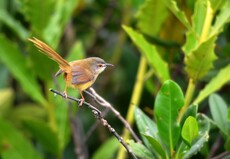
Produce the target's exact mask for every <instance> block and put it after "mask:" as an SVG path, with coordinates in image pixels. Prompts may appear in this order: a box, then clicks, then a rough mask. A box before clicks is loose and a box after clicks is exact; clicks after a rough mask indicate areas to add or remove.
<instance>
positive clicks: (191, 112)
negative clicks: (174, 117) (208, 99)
mask: <svg viewBox="0 0 230 159" xmlns="http://www.w3.org/2000/svg"><path fill="white" fill-rule="evenodd" d="M197 109H198V105H196V104H192V105H190V106H189V107H188V109H187V110H186V112H185V113H184V115H183V116H182V118H181V120H180V125H181V126H183V125H184V122H185V120H186V119H187V118H188V117H189V116H192V117H194V118H196V115H197Z"/></svg>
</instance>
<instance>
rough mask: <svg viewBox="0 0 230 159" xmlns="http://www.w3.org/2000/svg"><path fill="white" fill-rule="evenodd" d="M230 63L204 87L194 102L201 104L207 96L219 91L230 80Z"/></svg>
mask: <svg viewBox="0 0 230 159" xmlns="http://www.w3.org/2000/svg"><path fill="white" fill-rule="evenodd" d="M229 74H230V65H228V66H226V67H224V68H222V69H221V70H220V71H219V73H218V74H217V75H216V76H215V77H214V78H212V79H211V81H210V82H209V83H208V84H207V85H206V86H205V87H204V89H202V90H201V91H200V93H199V95H198V96H197V98H196V99H195V100H194V102H193V103H196V104H199V103H200V102H201V101H202V100H204V99H205V98H206V97H207V96H209V95H210V94H212V93H213V92H215V91H218V90H219V89H220V88H221V87H222V86H223V85H225V84H226V83H227V82H229V81H230V76H226V75H229Z"/></svg>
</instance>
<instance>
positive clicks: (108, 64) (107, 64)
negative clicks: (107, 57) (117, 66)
mask: <svg viewBox="0 0 230 159" xmlns="http://www.w3.org/2000/svg"><path fill="white" fill-rule="evenodd" d="M105 65H106V66H110V67H113V66H114V65H113V64H110V63H106V64H105Z"/></svg>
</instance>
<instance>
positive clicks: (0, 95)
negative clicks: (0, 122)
mask: <svg viewBox="0 0 230 159" xmlns="http://www.w3.org/2000/svg"><path fill="white" fill-rule="evenodd" d="M13 99H14V92H13V90H12V89H11V88H5V89H0V117H3V116H6V114H7V112H8V111H9V110H10V108H11V107H12V104H13Z"/></svg>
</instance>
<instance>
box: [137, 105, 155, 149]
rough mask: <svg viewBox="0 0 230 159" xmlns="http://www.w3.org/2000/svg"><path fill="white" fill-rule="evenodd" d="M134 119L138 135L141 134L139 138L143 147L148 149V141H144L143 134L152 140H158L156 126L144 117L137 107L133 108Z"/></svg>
mask: <svg viewBox="0 0 230 159" xmlns="http://www.w3.org/2000/svg"><path fill="white" fill-rule="evenodd" d="M134 117H135V121H136V124H137V128H138V130H139V133H140V134H141V137H142V139H143V141H144V143H145V145H146V146H148V147H150V143H149V142H148V140H146V138H145V137H144V136H143V134H145V135H149V136H153V137H154V138H156V139H158V138H159V137H158V131H157V126H156V124H155V123H154V121H153V120H152V119H150V118H149V117H148V116H147V115H145V114H144V113H143V112H142V111H141V109H139V108H137V107H135V111H134Z"/></svg>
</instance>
